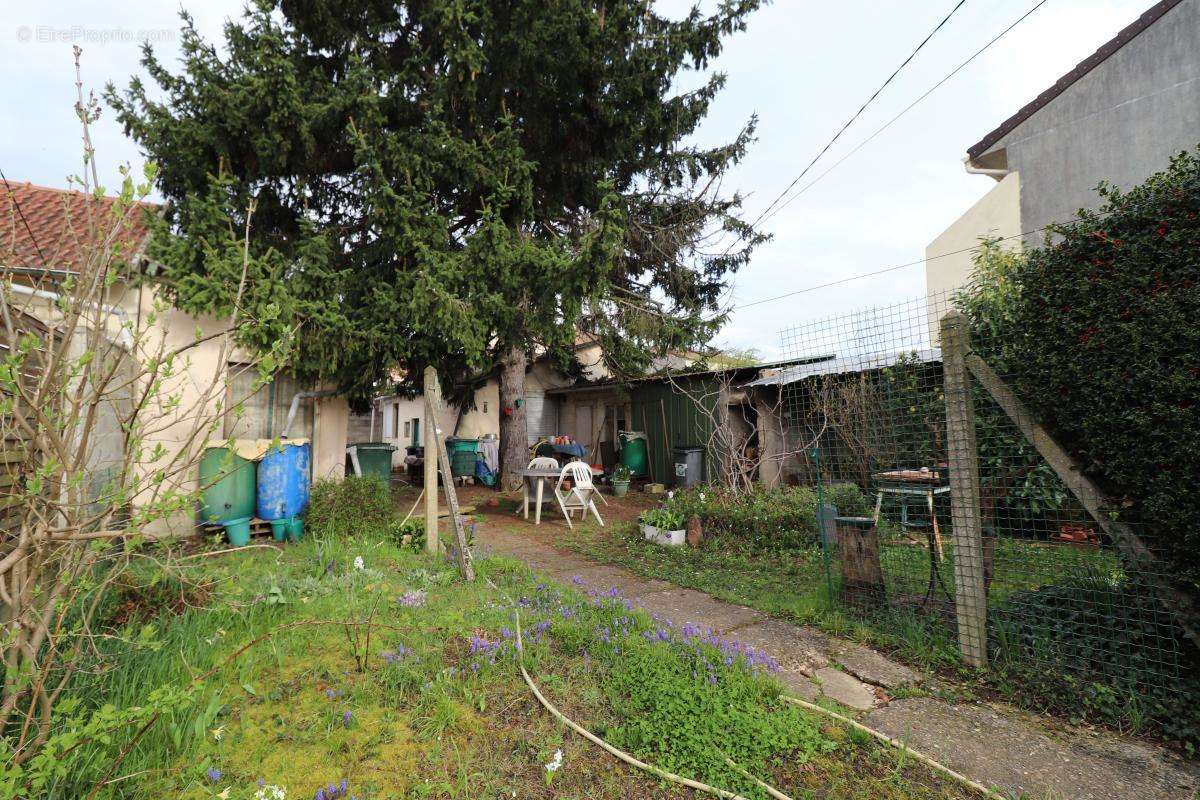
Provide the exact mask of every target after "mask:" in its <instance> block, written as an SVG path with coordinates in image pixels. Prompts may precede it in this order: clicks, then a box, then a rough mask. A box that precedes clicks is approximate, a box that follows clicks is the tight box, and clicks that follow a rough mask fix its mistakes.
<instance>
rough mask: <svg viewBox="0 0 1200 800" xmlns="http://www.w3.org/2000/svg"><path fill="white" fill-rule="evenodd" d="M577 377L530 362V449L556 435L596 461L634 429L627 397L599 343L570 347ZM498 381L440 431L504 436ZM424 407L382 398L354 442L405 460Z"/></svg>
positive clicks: (482, 386) (678, 358)
mask: <svg viewBox="0 0 1200 800" xmlns="http://www.w3.org/2000/svg"><path fill="white" fill-rule="evenodd" d="M572 356H573V358H574V359H575V372H576V373H577V374H567V373H565V372H563V371H561V370H559V369H557V368H556V367H555V366H554V365H553V364H551V363H550V361H549V359H547V358H544V357H543V358H536V359H533V360H532V361H531V362H530V365H529V367H528V369H527V371H526V374H525V396H524V398H523V400H524V403H525V418H526V431H527V437H528V443H529V445H530V446H531V447H532V446H533V445H535V444H537V442H539V441H541V440H543V439H546V438H548V437H551V436H557V435H567V436H570V437H571V438H572V439H574V440H575V441H576V442H577V443H579V444H580V445H581V446H582V447H583V449H584V450H585V452H587V453H588V454H589V455H590V456H592V458H593V460H595V461H597V462H599V461H601V460H602V459H601V455H602V454H603V453H612V452H614V451H615V447H616V441H617V432H618V431H621V430H629V429H631V426H632V422H633V421H632V419H631V418H630V417H629V412H630V408H629V404H628V402H627V397H626V396H625V395H624V394H623V393H622V392H621V391H620V389H619V387H618V384H617V383H616V382H614V381H612V373H611V372H610V371H609V370H608V368H607V366H606V365H605V363H604V357H603V349H602V347H601V344H600V342H599V340H598V339H596V338H595V337H593V336H589V335H587V334H583V333H580V334H579V335H577V336H576V339H575V344H574V346H573V348H572ZM698 358H699V356H698V355H697V354H694V353H670V354H668V355H666V356H664V357H662V358H659V359H656V360H655V361H654V362H653V363H652V364H651V370H652V371H655V372H658V371H661V370H663V369H668V368H669V369H682V368H685V367H687V366H688V365H690V364H692V363H694V362H695V361H696V360H697V359H698ZM502 411H503V410H502V409H501V408H500V381H499V378H498V375H497V374H491V375H488V376H487V377H486V378H484V379H483V380H482V381H481V382H480V383H479V384H478V385H477V386H476V387H475V388H474V389H473V397H472V398H471V401H470V402H466V403H464V404H463V405H462V406H459V407H455V406H451V405H449V404H447V407H446V408H445V409H443V418H442V419H441V420H440V422H441V427H442V429H443V430H445V431H446V432H447V435H449V436H460V437H463V438H467V439H478V438H483V437H487V436H495V437H499V435H500V415H501V413H502ZM424 419H425V401H424V398H423V397H422V396H421V395H420V394H409V395H403V394H398V395H381V396H379V397H376V398H374V399H373V401H372V404H371V410H370V411H367V412H359V413H356V414H352V415H351V419H350V429H351V432H352V435H351V436H350V439H349V440H350V441H351V442H355V441H383V442H387V443H388V444H392V445H394V446H395V447H396V448H397V450H396V452H395V453H394V454H393V457H392V465H393V466H394V467H399V466H400V465H401V464H403V462H404V456H405V452H404V448H406V447H416V446H423V445H424V442H425V433H424V431H423V426H424V424H425V423H424Z"/></svg>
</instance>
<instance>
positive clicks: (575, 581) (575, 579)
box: [571, 575, 583, 586]
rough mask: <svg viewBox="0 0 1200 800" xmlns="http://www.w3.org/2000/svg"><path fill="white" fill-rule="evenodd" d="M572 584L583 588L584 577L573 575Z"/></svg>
mask: <svg viewBox="0 0 1200 800" xmlns="http://www.w3.org/2000/svg"><path fill="white" fill-rule="evenodd" d="M571 583H573V584H575V585H576V586H583V576H581V575H572V576H571Z"/></svg>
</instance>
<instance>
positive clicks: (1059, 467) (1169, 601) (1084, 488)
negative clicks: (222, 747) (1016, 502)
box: [966, 353, 1200, 645]
mask: <svg viewBox="0 0 1200 800" xmlns="http://www.w3.org/2000/svg"><path fill="white" fill-rule="evenodd" d="M966 364H967V367H968V369H970V371H971V374H972V375H974V376H975V379H976V380H978V381H979V383H980V385H982V386H983V388H984V389H986V390H987V392H988V394H990V395H991V396H992V398H993V399H994V400H995V401H996V404H997V405H999V406H1000V408H1001V409H1002V410H1003V411H1004V413H1005V414H1007V415H1008V417H1009V418H1010V419H1011V420H1012V421H1013V423H1014V424H1016V426H1017V428H1018V429H1019V430H1020V431H1021V433H1022V434H1023V435H1024V436H1025V438H1026V439H1028V440H1029V442H1030V444H1032V445H1033V446H1034V448H1035V449H1036V450H1037V451H1038V453H1039V454H1041V456H1042V458H1044V459H1046V463H1047V464H1049V465H1050V468H1051V469H1053V470H1054V472H1055V474H1056V475H1058V477H1059V479H1060V480H1061V481H1062V482H1063V483H1064V484H1065V485H1066V487H1067V488H1068V489H1070V490H1071V494H1073V495H1075V498H1076V499H1077V500H1078V501H1079V504H1080V505H1082V506H1083V508H1084V510H1086V511H1087V512H1088V514H1090V515H1091V516H1092V519H1094V520H1095V521H1096V524H1097V525H1099V526H1100V528H1101V529H1102V530H1103V531H1104V532H1105V533H1106V534H1108V537H1109V538H1110V539H1112V541H1113V543H1114V544H1115V545H1116V546H1117V549H1119V550H1120V551H1121V552H1122V553H1124V554H1125V555H1126V557H1127V558H1129V559H1131V560H1132V561H1134V562H1136V563H1140V564H1144V565H1150V569H1147V570H1142V571H1140V572H1139V575H1140V576H1141V577H1143V578H1145V579H1147V580H1148V581H1149V582H1150V583H1151V585H1152V586H1153V587H1154V588H1155V589H1156V590H1157V591H1158V599H1159V602H1160V603H1162V605H1163V607H1164V608H1166V609H1167V611H1169V612H1170V613H1171V615H1172V616H1173V617H1175V618H1176V619H1177V620H1178V621H1179V624H1180V625H1181V626H1182V627H1183V629H1184V632H1186V633H1187V636H1188V638H1189V639H1191V640H1192V641H1193V642H1194V643H1196V644H1198V645H1200V616H1198V615H1197V610H1196V605H1195V602H1194V601H1193V600H1192V598H1191V597H1190V596H1189V595H1187V594H1186V593H1185V592H1182V591H1180V590H1179V589H1177V588H1176V587H1174V586H1172V585H1171V581H1170V578H1169V577H1168V572H1169V568H1168V567H1166V566H1165V565H1164V564H1163V563H1162V562H1161V561H1160V560H1159V558H1158V556H1157V555H1155V553H1154V551H1153V550H1151V549H1150V547H1149V546H1148V545H1147V544H1146V543H1145V542H1144V541H1142V538H1141V537H1140V536H1138V535H1137V533H1135V532H1134V530H1133V529H1132V528H1131V527H1129V525H1127V524H1126V523H1124V522H1121V521H1119V520H1115V519H1113V518H1112V516H1111V515H1110V513H1109V510H1108V503H1107V501H1106V499H1105V497H1104V495H1103V493H1102V492H1101V491H1100V487H1098V486H1097V485H1096V484H1095V483H1094V482H1093V481H1092V480H1091V479H1090V478H1089V477H1088V476H1087V475H1085V474H1084V472H1083V468H1082V466H1081V465H1080V464H1079V462H1077V461H1076V460H1075V458H1074V457H1073V456H1072V455H1071V454H1070V453H1068V452H1067V451H1066V449H1065V448H1063V446H1062V445H1060V444H1059V443H1058V442H1056V441H1055V440H1054V437H1052V436H1051V435H1050V433H1049V431H1047V430H1046V429H1045V428H1044V427H1043V426H1042V425H1040V424H1038V423H1037V422H1036V421H1035V420H1034V418H1033V414H1032V413H1031V412H1030V411H1029V409H1028V407H1027V406H1026V405H1025V404H1024V403H1023V402H1022V401H1021V399H1020V398H1019V397H1017V395H1016V393H1015V392H1013V390H1012V389H1011V388H1010V387H1009V386H1008V384H1006V383H1005V382H1004V381H1003V380H1002V379H1001V378H1000V376H998V375H997V374H996V373H995V371H994V370H993V369H992V368H991V367H989V366H988V365H987V362H985V361H984V360H983V359H982V358H980V357H979V356H977V355H975V354H973V353H972V354H970V355H968V356H967V357H966Z"/></svg>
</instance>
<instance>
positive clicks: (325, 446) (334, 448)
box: [310, 397, 350, 481]
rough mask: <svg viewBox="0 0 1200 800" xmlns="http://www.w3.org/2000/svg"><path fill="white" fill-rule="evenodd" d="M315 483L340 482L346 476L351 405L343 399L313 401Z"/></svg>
mask: <svg viewBox="0 0 1200 800" xmlns="http://www.w3.org/2000/svg"><path fill="white" fill-rule="evenodd" d="M310 402H312V403H313V404H314V407H313V441H312V479H313V480H314V481H318V480H322V479H331V480H335V481H337V480H341V479H342V478H344V477H345V476H346V429H347V427H348V423H349V420H350V404H349V403H347V402H346V398H344V397H318V398H316V399H314V400H312V401H310Z"/></svg>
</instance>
